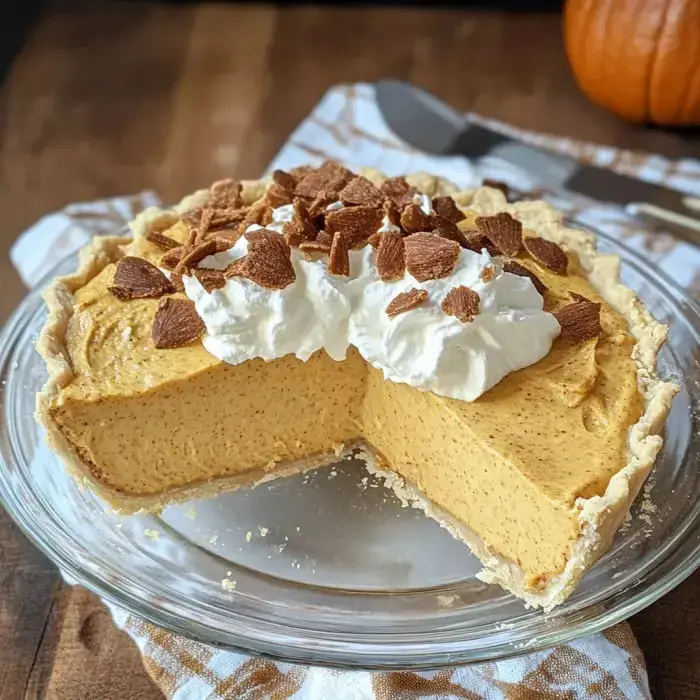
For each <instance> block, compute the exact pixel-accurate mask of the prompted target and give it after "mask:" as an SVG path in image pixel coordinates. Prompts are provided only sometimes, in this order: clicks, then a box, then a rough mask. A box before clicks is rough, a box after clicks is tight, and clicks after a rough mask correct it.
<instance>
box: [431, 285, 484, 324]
mask: <svg viewBox="0 0 700 700" xmlns="http://www.w3.org/2000/svg"><path fill="white" fill-rule="evenodd" d="M479 301H480V297H479V295H478V294H477V293H476V292H475V291H474V290H472V289H469V287H465V286H464V285H460V286H459V287H454V288H453V289H451V290H450V291H449V292H448V293H447V295H446V296H445V298H444V299H443V300H442V304H440V308H441V309H442V310H443V311H444V312H445V313H446V314H447V315H448V316H456V317H457V318H458V319H459V320H460V321H461V322H462V323H468V322H469V321H473V320H474V316H476V315H477V314H478V313H479Z"/></svg>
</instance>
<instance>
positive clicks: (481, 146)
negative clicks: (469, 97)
mask: <svg viewBox="0 0 700 700" xmlns="http://www.w3.org/2000/svg"><path fill="white" fill-rule="evenodd" d="M375 88H376V99H377V105H378V106H379V109H380V111H381V113H382V116H383V117H384V120H385V121H386V123H387V125H388V126H389V128H390V129H391V130H392V131H393V132H394V133H395V134H396V135H397V136H398V137H400V138H401V139H403V140H404V141H406V142H407V143H408V144H410V145H411V146H413V147H415V148H418V149H419V150H422V151H425V152H427V153H434V154H438V155H462V156H466V157H467V158H480V157H483V156H486V155H488V156H495V157H498V158H501V159H503V160H504V161H506V162H508V163H510V164H511V165H515V166H517V167H520V168H522V169H523V170H524V171H525V172H527V173H528V174H529V175H531V176H535V177H536V178H537V180H538V181H539V184H540V186H542V187H544V188H548V189H550V190H553V191H555V192H557V191H562V190H564V191H568V192H575V193H577V194H582V195H584V196H586V197H589V198H591V199H594V200H597V201H599V202H608V203H614V204H617V205H622V206H623V207H624V209H625V210H626V211H627V213H628V214H630V215H631V216H636V217H638V218H642V219H647V220H652V221H654V222H656V223H659V222H661V223H663V224H664V226H666V227H669V228H672V229H673V230H674V232H676V233H678V234H679V235H680V236H681V237H683V238H685V239H686V240H688V241H689V242H691V243H693V244H695V245H700V219H699V218H696V216H694V214H695V213H697V212H698V211H700V199H696V198H694V197H689V196H688V195H686V194H683V193H681V192H678V191H677V190H672V189H669V188H667V187H662V186H660V185H654V184H651V183H649V182H645V181H642V180H637V179H636V178H633V177H629V176H627V175H621V174H618V173H615V172H613V171H611V170H607V169H605V168H598V167H596V166H592V165H584V164H581V163H579V162H578V161H577V160H576V159H575V158H571V157H569V156H564V155H561V154H559V153H554V152H552V151H548V150H545V149H543V148H538V147H534V146H529V145H527V144H524V143H522V142H520V141H516V140H514V139H512V138H510V137H509V136H506V135H504V134H501V133H499V132H497V131H494V130H492V129H488V128H486V127H484V126H481V125H479V124H474V123H473V122H471V121H470V120H469V119H468V118H467V116H466V115H465V114H463V113H461V112H459V111H457V110H455V109H453V108H452V107H450V106H449V105H447V104H445V103H444V102H442V101H441V100H438V99H437V98H436V97H434V96H433V95H431V94H430V93H428V92H426V91H424V90H422V89H420V88H418V87H416V86H414V85H411V84H410V83H405V82H402V81H399V80H382V81H379V82H378V83H377V84H376V86H375Z"/></svg>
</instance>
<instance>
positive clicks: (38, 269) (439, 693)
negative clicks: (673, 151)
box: [11, 84, 700, 700]
mask: <svg viewBox="0 0 700 700" xmlns="http://www.w3.org/2000/svg"><path fill="white" fill-rule="evenodd" d="M469 116H470V118H472V119H473V120H474V121H477V122H480V123H483V124H487V125H488V126H490V127H491V128H494V129H496V130H499V131H502V132H504V133H507V134H509V135H511V136H514V137H516V138H519V139H522V140H523V141H527V142H529V143H532V144H535V145H542V146H546V147H548V148H551V149H553V150H556V151H559V152H561V153H567V154H570V155H572V156H574V157H576V158H578V159H580V160H581V161H585V162H590V163H595V164H596V165H599V166H603V167H609V168H611V169H614V170H616V171H618V172H624V173H628V174H632V175H634V176H636V177H640V178H642V179H645V180H649V181H650V182H663V183H664V184H665V185H667V186H670V187H675V188H677V189H679V190H682V191H684V192H687V193H688V194H690V195H694V196H696V197H697V196H700V163H698V162H696V161H693V160H679V161H670V160H667V159H665V158H662V157H660V156H657V155H651V154H642V153H634V152H630V151H622V150H618V149H616V148H612V147H608V146H598V145H595V144H589V143H582V142H580V141H574V140H571V139H567V138H557V137H552V136H548V135H544V134H538V133H534V132H526V131H522V130H519V129H516V128H514V127H511V126H509V125H506V124H502V123H500V122H495V121H493V120H487V119H483V118H482V117H479V116H478V115H469ZM328 158H333V159H336V160H339V161H341V162H343V163H345V164H347V165H348V166H350V167H355V168H359V167H367V166H370V167H374V168H376V169H378V170H380V171H382V172H384V173H386V174H387V175H399V174H404V173H411V172H417V171H426V172H430V173H434V174H437V175H442V176H443V177H446V178H448V179H450V180H452V181H453V182H455V184H457V185H459V186H460V187H463V188H468V187H472V186H474V185H477V184H479V183H480V182H481V180H482V179H483V178H487V177H488V178H492V179H498V180H504V181H506V182H508V183H509V184H511V185H513V186H514V187H516V188H517V189H518V190H521V191H525V192H537V193H538V194H541V195H542V196H543V197H545V198H547V199H548V200H550V201H551V202H552V203H554V204H555V205H557V206H558V207H560V208H561V209H562V210H564V211H565V212H567V213H568V214H569V215H571V216H575V217H576V218H577V219H578V220H579V221H582V222H583V223H585V224H588V225H590V226H592V227H594V228H597V229H600V230H602V231H604V232H606V233H608V234H610V235H611V236H614V237H616V238H620V239H623V240H624V241H625V242H626V243H627V244H628V245H631V246H632V247H634V248H636V249H637V250H638V251H640V252H642V253H643V254H644V255H646V256H647V257H648V258H649V259H651V260H652V261H653V262H654V263H655V264H656V265H658V266H659V267H660V268H662V269H663V270H664V271H665V272H666V273H668V274H669V275H670V276H671V277H673V278H674V279H675V280H676V281H677V282H678V283H679V284H681V285H683V286H684V287H686V288H687V289H689V290H691V292H692V294H693V295H695V296H700V252H699V251H698V250H697V249H695V248H694V247H692V246H690V245H688V244H686V243H684V242H681V241H678V240H677V239H675V238H673V237H672V236H671V235H669V234H668V233H665V232H664V231H663V230H662V229H660V228H650V227H644V226H641V225H640V224H639V222H637V221H634V220H632V219H630V218H629V217H628V216H627V215H626V214H625V213H624V212H623V211H622V210H621V209H619V208H617V207H614V206H610V205H602V204H599V203H595V202H591V201H590V200H585V199H583V198H580V199H579V198H575V197H562V196H557V195H555V194H554V193H552V192H547V191H544V190H541V189H540V188H539V184H538V182H537V179H536V177H535V176H534V175H533V174H531V173H527V172H524V171H522V170H519V169H516V168H514V167H512V166H510V165H508V164H507V163H505V162H503V161H500V160H498V159H496V158H490V157H487V158H483V159H481V160H480V161H479V162H474V163H470V162H469V161H467V160H465V159H463V158H460V157H449V158H445V157H439V156H429V155H426V154H423V153H419V152H417V151H415V150H413V149H412V148H411V147H409V146H408V145H407V144H405V143H403V142H401V141H400V140H399V139H398V138H397V137H396V136H394V135H393V134H392V133H391V132H390V131H389V129H388V127H387V126H386V124H385V123H384V121H383V120H382V117H381V114H380V112H379V110H378V108H377V105H376V102H375V99H374V88H373V86H372V85H365V84H355V85H341V86H337V87H335V88H333V89H331V90H330V91H329V92H328V93H327V94H326V95H325V97H324V98H323V99H322V100H321V102H320V103H319V104H318V105H317V106H316V108H315V109H314V110H313V112H312V113H311V114H310V115H309V116H308V117H307V118H306V119H305V120H304V121H303V122H302V123H301V124H300V125H299V127H298V128H297V129H296V130H295V131H294V133H293V134H292V135H291V136H290V138H289V139H288V141H287V142H286V144H285V145H284V147H283V148H282V150H281V151H280V152H279V154H278V155H277V156H276V157H275V159H274V160H273V162H272V163H271V164H270V166H269V168H268V169H269V170H273V169H275V168H282V169H289V168H292V167H294V166H296V165H301V164H303V163H314V164H317V163H320V162H322V161H323V160H325V159H328ZM183 194H184V193H183ZM158 203H159V200H158V197H157V196H156V194H155V193H153V192H143V193H141V194H138V195H132V196H126V197H115V198H112V199H108V200H100V201H98V202H91V203H86V204H72V205H69V206H68V207H66V208H65V209H64V210H62V211H61V212H57V213H54V214H50V215H48V216H46V217H44V218H43V219H41V220H40V221H39V222H38V223H37V224H35V225H34V226H33V227H31V228H30V229H28V230H27V231H26V232H25V233H24V234H23V235H22V236H21V237H20V238H19V239H18V240H17V242H16V243H15V245H14V246H13V248H12V251H11V257H12V260H13V262H14V263H15V265H16V267H17V269H18V271H19V273H20V275H21V276H22V278H23V279H24V281H25V282H26V283H27V285H28V286H30V287H31V286H34V285H36V284H37V283H38V282H39V280H40V279H41V278H42V277H43V276H44V275H45V274H47V273H48V272H49V271H50V270H51V268H52V267H53V265H54V264H55V263H56V262H57V261H58V260H59V259H61V258H63V257H65V256H66V255H67V254H69V253H70V252H73V251H76V250H77V249H79V248H80V247H81V246H83V245H84V244H85V243H86V242H87V241H88V240H89V239H90V238H91V237H92V236H94V235H98V234H104V233H111V232H113V231H115V230H116V229H118V228H120V227H121V226H123V225H124V224H125V223H126V222H127V221H128V220H129V219H131V218H133V216H134V215H135V214H136V213H137V212H138V211H140V210H142V209H143V208H145V207H147V206H152V205H154V204H158ZM109 607H110V609H111V612H112V615H113V618H114V620H115V622H116V624H117V625H118V626H119V627H121V628H122V629H124V630H126V632H127V633H128V634H129V635H130V636H131V638H132V639H133V640H134V642H135V643H136V644H137V645H138V647H139V649H140V651H141V654H142V656H143V660H144V665H145V667H146V669H147V671H148V673H149V674H150V675H151V676H152V677H153V679H154V680H155V681H156V683H158V685H159V686H160V687H161V688H162V690H163V692H164V694H165V695H166V696H167V697H168V698H172V699H173V700H202V699H204V698H207V699H212V700H219V699H223V698H232V699H233V698H236V699H239V698H240V699H244V700H265V699H267V698H275V699H279V700H282V699H287V698H289V699H295V700H297V699H298V700H302V699H303V700H336V699H337V700H403V699H406V700H408V699H411V698H416V699H417V698H428V699H430V698H434V699H444V700H451V699H452V698H455V699H456V698H469V699H474V700H476V699H489V700H491V699H494V700H500V699H502V698H503V699H505V698H541V697H566V698H571V699H572V700H578V699H579V698H580V699H581V700H583V698H600V699H603V698H604V699H606V700H608V699H610V700H613V699H616V698H620V699H632V698H635V699H636V698H650V697H651V695H650V692H649V687H648V681H647V676H646V670H645V665H644V658H643V656H642V653H641V651H640V649H639V647H638V645H637V642H636V640H635V638H634V636H633V634H632V632H631V629H630V627H629V625H627V624H625V623H623V624H619V625H616V626H615V627H612V628H611V629H609V630H607V631H605V632H603V633H601V634H597V635H593V636H590V637H587V638H584V639H579V640H576V641H574V642H572V643H570V644H566V645H563V646H560V647H556V648H553V649H548V650H545V651H539V652H535V653H532V654H528V655H524V656H520V657H518V658H514V659H508V660H504V661H495V662H488V663H481V664H474V665H471V666H466V667H460V668H450V669H442V670H436V671H432V672H416V673H414V672H374V671H340V670H333V669H326V668H316V667H306V666H297V665H292V664H287V663H281V662H275V661H270V660H266V659H260V658H252V657H249V656H245V655H243V654H238V653H233V652H228V651H222V650H220V649H217V648H214V647H210V646H207V645H205V644H202V643H198V642H192V641H190V640H187V639H185V638H183V637H179V636H177V635H174V634H172V633H170V632H167V631H165V630H163V629H160V628H157V627H155V626H153V625H151V624H150V623H148V622H145V621H143V620H140V619H138V618H136V617H134V616H133V615H130V614H128V613H127V612H125V611H124V610H121V609H119V608H116V607H115V606H112V605H110V606H109Z"/></svg>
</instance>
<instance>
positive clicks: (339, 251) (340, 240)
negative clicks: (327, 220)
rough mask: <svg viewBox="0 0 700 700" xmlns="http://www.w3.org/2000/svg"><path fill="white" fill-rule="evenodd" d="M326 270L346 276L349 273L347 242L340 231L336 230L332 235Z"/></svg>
mask: <svg viewBox="0 0 700 700" xmlns="http://www.w3.org/2000/svg"><path fill="white" fill-rule="evenodd" d="M328 270H329V272H331V273H332V274H334V275H345V276H348V275H349V274H350V256H349V255H348V244H347V241H346V240H345V234H344V233H342V231H336V232H335V234H334V235H333V243H332V244H331V250H330V256H329V258H328Z"/></svg>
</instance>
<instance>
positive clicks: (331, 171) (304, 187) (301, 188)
mask: <svg viewBox="0 0 700 700" xmlns="http://www.w3.org/2000/svg"><path fill="white" fill-rule="evenodd" d="M353 177H354V175H353V174H352V173H351V172H350V171H349V170H348V169H347V168H344V167H343V166H342V165H340V164H339V163H336V162H335V161H332V160H327V161H326V162H325V163H324V164H323V165H322V166H321V167H320V168H318V169H317V170H312V171H310V172H309V173H308V174H307V175H305V176H304V177H303V178H302V179H301V180H300V181H299V182H298V184H297V186H296V188H295V189H294V194H295V195H296V196H297V197H305V198H308V199H315V198H316V195H317V194H318V193H319V192H321V191H322V190H325V191H326V192H327V193H328V194H329V195H338V193H339V192H340V190H342V189H343V187H345V185H347V184H348V182H350V180H352V178H353Z"/></svg>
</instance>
